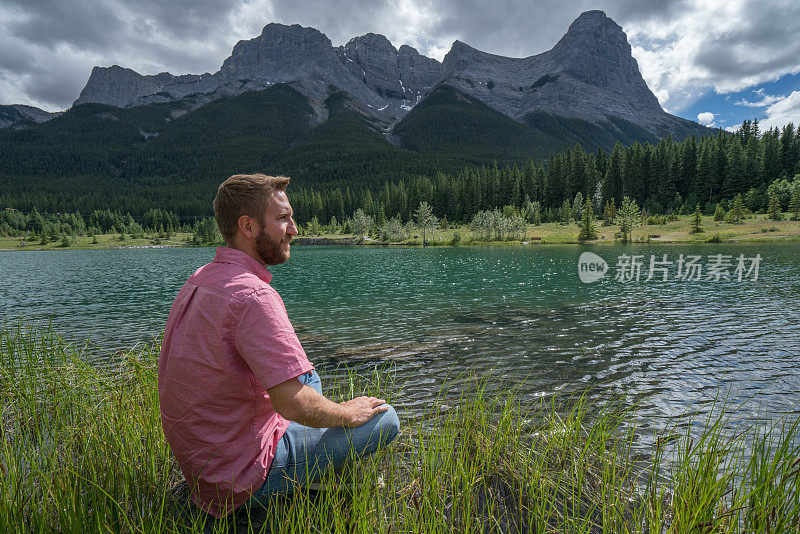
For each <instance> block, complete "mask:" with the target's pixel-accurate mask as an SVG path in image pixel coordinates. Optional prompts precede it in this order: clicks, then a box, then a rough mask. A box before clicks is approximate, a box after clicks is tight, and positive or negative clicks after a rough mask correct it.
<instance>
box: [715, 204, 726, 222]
mask: <svg viewBox="0 0 800 534" xmlns="http://www.w3.org/2000/svg"><path fill="white" fill-rule="evenodd" d="M714 220H715V221H724V220H725V210H724V209H722V206H720V205H719V202H718V203H717V207H716V208H715V209H714Z"/></svg>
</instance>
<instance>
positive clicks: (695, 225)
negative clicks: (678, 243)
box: [689, 204, 703, 234]
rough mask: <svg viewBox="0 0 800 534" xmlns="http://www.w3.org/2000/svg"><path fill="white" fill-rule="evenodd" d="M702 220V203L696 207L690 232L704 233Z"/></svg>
mask: <svg viewBox="0 0 800 534" xmlns="http://www.w3.org/2000/svg"><path fill="white" fill-rule="evenodd" d="M701 222H702V218H701V215H700V204H698V205H697V207H696V208H695V209H694V214H693V215H692V229H691V230H689V233H690V234H701V233H703V228H702V227H701V226H700V224H701Z"/></svg>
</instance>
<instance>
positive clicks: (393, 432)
mask: <svg viewBox="0 0 800 534" xmlns="http://www.w3.org/2000/svg"><path fill="white" fill-rule="evenodd" d="M375 417H378V418H379V419H378V424H377V425H376V427H377V430H378V432H379V435H380V442H381V446H386V445H388V444H389V443H391V442H392V441H394V438H396V437H397V434H398V433H399V432H400V418H399V417H398V416H397V412H396V411H395V409H394V408H393V407H392V406H391V405H390V406H389V409H388V410H386V411H385V412H381V413H379V414H377V415H376V416H375Z"/></svg>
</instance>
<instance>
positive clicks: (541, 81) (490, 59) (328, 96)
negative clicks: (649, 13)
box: [0, 11, 712, 197]
mask: <svg viewBox="0 0 800 534" xmlns="http://www.w3.org/2000/svg"><path fill="white" fill-rule="evenodd" d="M0 128H2V129H0V185H3V186H4V188H5V187H7V188H8V190H9V191H16V192H18V193H24V192H26V191H30V190H31V188H34V187H39V188H44V190H46V191H53V194H56V193H55V191H61V192H65V191H73V190H74V189H75V188H74V187H73V188H72V189H71V188H70V184H71V185H72V186H76V187H77V184H79V183H81V184H84V185H85V187H84V189H86V190H87V191H88V190H91V191H94V190H95V189H97V187H101V188H108V187H112V188H114V189H115V191H116V192H119V191H120V190H124V189H126V188H128V189H130V190H131V191H138V192H139V193H143V192H144V190H145V189H147V188H148V187H150V188H151V189H152V190H157V189H163V188H164V187H167V186H170V185H175V184H180V183H184V184H185V183H194V184H197V183H204V184H207V185H208V187H203V188H202V189H207V188H210V187H211V184H216V183H219V180H220V178H221V177H224V175H225V174H226V173H233V172H248V171H264V172H280V173H286V174H290V175H292V176H293V177H296V178H297V179H298V180H300V181H301V182H307V183H316V184H322V183H334V182H335V183H340V184H341V183H351V184H353V185H359V186H364V185H366V186H372V185H376V184H377V185H380V184H382V182H383V181H384V180H396V179H398V178H402V177H404V176H410V175H414V174H417V173H432V172H435V171H437V170H444V171H449V170H455V169H458V168H463V167H464V166H469V165H482V164H491V163H492V162H499V163H514V162H520V161H523V160H526V159H527V158H532V159H534V160H541V159H543V158H546V157H547V156H548V155H549V154H551V153H552V152H554V151H557V150H562V149H565V148H568V147H571V146H574V145H576V144H581V145H583V147H584V148H585V149H587V150H595V149H597V148H606V149H608V148H610V147H612V146H613V145H614V144H615V143H616V142H618V141H619V142H622V143H623V144H631V143H633V142H635V141H642V142H645V141H649V142H657V141H658V140H659V139H661V138H662V137H664V136H667V135H671V136H673V137H674V138H677V139H682V138H684V137H686V136H687V135H692V134H695V135H708V134H710V133H712V131H711V130H710V129H708V128H705V127H703V126H701V125H699V124H697V123H694V122H692V121H688V120H685V119H682V118H679V117H676V116H674V115H670V114H668V113H666V112H665V111H664V110H663V109H662V108H661V106H660V104H659V103H658V100H657V99H656V97H655V96H654V95H653V93H652V92H651V91H650V89H649V88H648V87H647V84H646V83H645V81H644V79H643V78H642V76H641V74H640V72H639V68H638V65H637V63H636V60H635V59H634V58H633V57H632V55H631V47H630V45H629V44H628V41H627V37H626V35H625V33H624V32H623V30H622V28H621V27H620V26H619V25H618V24H616V23H615V22H614V21H613V20H611V19H610V18H608V17H607V16H606V15H605V14H604V13H603V12H601V11H587V12H585V13H583V14H581V15H580V16H579V17H578V18H577V19H576V20H575V21H574V22H573V23H572V24H571V25H570V27H569V29H568V31H567V33H566V34H565V35H564V36H563V37H562V38H561V39H560V40H559V41H558V43H556V45H555V46H554V47H553V48H552V49H551V50H548V51H546V52H543V53H540V54H536V55H532V56H529V57H525V58H509V57H503V56H498V55H493V54H489V53H486V52H482V51H479V50H477V49H475V48H472V47H470V46H469V45H467V44H465V43H462V42H460V41H456V42H454V43H453V45H452V47H451V49H450V51H449V52H448V53H447V55H446V56H445V57H444V59H443V61H442V62H439V61H437V60H435V59H432V58H428V57H426V56H424V55H422V54H420V53H419V52H418V51H417V50H415V49H414V48H412V47H410V46H407V45H403V46H401V47H400V48H399V49H398V48H395V47H394V45H393V44H392V43H391V42H390V41H389V40H388V39H387V38H386V37H384V36H382V35H378V34H374V33H368V34H366V35H362V36H359V37H355V38H353V39H351V40H350V41H349V42H348V43H347V44H345V45H343V46H338V47H335V46H333V45H332V43H331V41H330V39H328V38H327V37H326V36H325V35H324V34H323V33H321V32H319V31H318V30H316V29H314V28H306V27H302V26H299V25H296V24H295V25H291V26H287V25H282V24H274V23H272V24H267V25H266V26H265V27H264V29H263V31H262V33H261V35H259V36H257V37H255V38H253V39H250V40H246V41H240V42H238V43H237V44H236V45H235V46H234V47H233V51H232V53H231V55H230V57H228V58H227V59H226V60H225V61H224V62H223V63H222V66H221V67H220V69H219V70H218V71H217V72H215V73H213V74H211V73H204V74H196V75H195V74H183V75H173V74H170V73H167V72H163V73H160V74H155V75H141V74H139V73H137V72H135V71H133V70H131V69H127V68H124V67H120V66H117V65H114V66H111V67H95V68H94V69H93V70H92V72H91V75H90V77H89V80H88V82H87V83H86V86H85V87H84V88H83V90H82V91H81V93H80V95H79V96H78V98H77V99H76V100H75V102H74V104H73V106H72V107H71V108H70V109H68V110H67V111H66V112H60V113H48V112H45V111H42V110H38V109H36V108H32V107H29V106H19V105H15V106H0ZM92 188H94V189H92ZM78 189H81V188H80V187H78ZM10 194H11V193H9V195H10ZM131 194H133V193H131ZM156 197H157V195H156Z"/></svg>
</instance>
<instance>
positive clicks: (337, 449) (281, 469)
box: [243, 371, 400, 508]
mask: <svg viewBox="0 0 800 534" xmlns="http://www.w3.org/2000/svg"><path fill="white" fill-rule="evenodd" d="M297 378H298V380H300V382H302V383H303V384H306V385H307V386H310V387H312V388H314V389H315V390H317V391H318V392H319V393H322V384H321V382H320V379H319V375H318V374H317V372H316V371H309V372H308V373H305V374H303V375H300V376H299V377H297ZM399 431H400V420H399V419H398V417H397V412H395V411H394V408H392V407H391V406H390V407H389V409H388V410H387V411H385V412H381V413H378V414H375V415H374V416H373V417H372V419H370V420H369V421H367V422H366V423H364V424H363V425H361V426H359V427H356V428H344V427H335V428H311V427H307V426H303V425H301V424H298V423H296V422H294V421H292V422H291V423H289V427H288V428H287V429H286V432H285V433H284V434H283V438H281V440H280V441H279V442H278V446H277V447H276V448H275V457H274V458H273V460H272V465H271V466H270V468H269V471H268V472H267V479H266V480H265V481H264V484H263V485H262V486H261V487H260V488H259V489H258V490H256V491H255V492H254V493H253V495H252V497H250V500H249V501H248V502H247V503H245V505H244V506H243V508H246V507H250V506H257V505H259V504H266V501H267V499H268V498H269V497H272V496H274V495H278V494H288V493H292V492H293V491H294V490H295V488H298V487H303V486H305V485H307V484H308V483H310V482H316V481H319V480H320V479H321V478H322V476H323V474H324V473H325V472H326V471H327V470H328V469H333V470H338V469H339V468H341V467H342V466H343V465H344V464H345V462H347V460H349V459H358V458H364V457H365V456H369V455H370V454H373V453H375V452H376V451H377V450H378V449H379V448H381V447H385V446H386V445H388V444H389V443H390V442H391V441H392V440H394V438H395V437H396V436H397V433H398V432H399Z"/></svg>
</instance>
